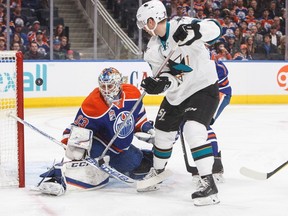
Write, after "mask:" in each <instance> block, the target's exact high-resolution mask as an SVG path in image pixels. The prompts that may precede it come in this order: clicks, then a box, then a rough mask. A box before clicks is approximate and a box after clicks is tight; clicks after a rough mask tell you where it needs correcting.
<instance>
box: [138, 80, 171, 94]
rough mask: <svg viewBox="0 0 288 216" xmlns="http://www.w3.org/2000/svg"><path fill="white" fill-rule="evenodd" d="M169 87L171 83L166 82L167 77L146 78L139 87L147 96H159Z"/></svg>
mask: <svg viewBox="0 0 288 216" xmlns="http://www.w3.org/2000/svg"><path fill="white" fill-rule="evenodd" d="M170 85H171V82H170V81H169V80H168V77H159V78H153V77H147V78H146V79H144V80H142V82H141V87H142V88H144V89H145V91H146V92H147V93H148V94H160V93H162V92H164V91H166V90H167V89H168V88H169V86H170Z"/></svg>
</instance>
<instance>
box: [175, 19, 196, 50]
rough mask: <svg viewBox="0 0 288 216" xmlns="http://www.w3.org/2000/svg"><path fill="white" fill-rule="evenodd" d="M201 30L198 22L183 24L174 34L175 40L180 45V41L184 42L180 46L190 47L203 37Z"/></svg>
mask: <svg viewBox="0 0 288 216" xmlns="http://www.w3.org/2000/svg"><path fill="white" fill-rule="evenodd" d="M191 30H192V31H191ZM199 30H200V25H199V24H198V21H194V22H192V23H191V24H182V25H180V26H179V27H178V28H177V29H176V31H175V33H174V34H173V39H174V40H175V41H176V43H178V41H182V42H181V43H180V44H179V46H185V45H186V46H189V45H191V44H192V43H193V42H194V41H195V40H198V39H200V38H201V37H202V34H201V33H200V31H199Z"/></svg>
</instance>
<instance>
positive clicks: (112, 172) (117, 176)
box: [8, 113, 137, 187]
mask: <svg viewBox="0 0 288 216" xmlns="http://www.w3.org/2000/svg"><path fill="white" fill-rule="evenodd" d="M8 116H9V117H12V118H14V119H15V120H17V121H18V122H20V123H22V124H23V125H26V126H28V127H29V128H31V129H32V130H34V131H36V132H38V133H39V134H41V135H43V136H44V137H46V138H48V139H49V140H51V141H53V142H54V143H56V144H57V145H59V146H61V147H62V148H64V149H66V145H64V144H63V143H61V142H60V141H58V140H57V139H55V138H54V137H52V136H50V135H48V134H47V133H45V132H43V131H42V130H40V129H38V128H37V127H35V126H33V125H32V124H30V123H28V122H27V121H25V120H23V119H21V118H19V117H17V116H15V115H13V114H11V113H8ZM84 160H85V161H86V162H87V163H89V164H90V165H91V166H94V167H96V168H98V169H101V170H103V171H104V172H106V173H108V174H109V175H110V176H111V177H113V178H115V179H117V180H119V181H121V182H124V183H126V184H128V185H129V186H132V187H136V182H137V181H136V180H134V179H132V178H130V177H128V176H126V175H124V174H123V173H121V172H118V171H117V170H115V169H113V168H112V167H111V166H109V165H108V164H105V163H103V164H101V165H100V164H99V163H98V161H97V160H96V159H94V158H91V157H86V158H85V159H84Z"/></svg>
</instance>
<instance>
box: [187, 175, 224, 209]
mask: <svg viewBox="0 0 288 216" xmlns="http://www.w3.org/2000/svg"><path fill="white" fill-rule="evenodd" d="M201 182H202V184H201V186H200V188H199V190H198V191H196V192H194V193H193V194H192V195H191V197H192V200H193V201H194V205H195V206H205V205H214V204H218V203H219V202H220V201H219V199H218V197H217V193H218V189H217V187H216V184H215V182H214V179H213V176H212V174H210V175H207V176H202V179H201Z"/></svg>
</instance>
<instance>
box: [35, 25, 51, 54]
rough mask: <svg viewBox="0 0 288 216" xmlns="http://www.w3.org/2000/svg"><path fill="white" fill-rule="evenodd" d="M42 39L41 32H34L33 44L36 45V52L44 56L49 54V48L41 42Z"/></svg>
mask: <svg viewBox="0 0 288 216" xmlns="http://www.w3.org/2000/svg"><path fill="white" fill-rule="evenodd" d="M43 37H44V35H43V32H42V31H41V30H38V31H37V32H36V40H35V42H36V43H37V46H38V52H40V53H42V54H43V55H44V56H46V55H47V53H49V51H50V47H49V44H48V43H46V42H45V41H44V40H43Z"/></svg>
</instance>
